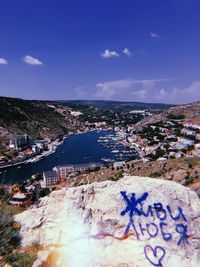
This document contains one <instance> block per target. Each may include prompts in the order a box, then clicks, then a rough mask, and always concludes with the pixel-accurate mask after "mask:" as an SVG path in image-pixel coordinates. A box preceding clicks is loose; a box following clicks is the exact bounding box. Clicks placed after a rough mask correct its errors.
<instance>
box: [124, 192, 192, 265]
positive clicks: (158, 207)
mask: <svg viewBox="0 0 200 267" xmlns="http://www.w3.org/2000/svg"><path fill="white" fill-rule="evenodd" d="M121 195H122V197H123V198H124V200H125V202H126V204H127V206H126V208H125V209H124V210H123V211H122V212H121V215H122V216H124V215H126V214H127V213H129V223H128V225H127V227H126V229H125V232H124V236H127V235H128V233H129V232H130V230H132V231H133V232H134V234H135V236H136V238H137V239H138V240H140V237H141V236H145V235H147V239H149V238H155V237H157V236H158V235H160V236H161V237H162V238H163V240H164V241H166V242H168V241H170V240H172V238H173V236H172V233H170V232H169V231H168V229H169V226H168V224H167V223H165V220H166V219H170V220H172V221H173V222H174V223H175V232H176V233H177V234H179V236H180V237H179V239H178V242H177V245H178V246H180V245H182V244H184V243H187V244H188V240H187V239H188V234H187V219H186V216H185V215H184V213H183V211H182V208H181V207H178V208H177V211H176V212H174V211H172V209H171V206H170V205H167V206H166V207H164V206H163V204H162V203H161V202H156V203H153V204H152V205H149V206H148V208H147V210H146V211H144V210H143V202H144V201H145V200H146V199H147V197H148V193H147V192H145V193H143V195H142V196H141V197H139V198H136V196H135V194H134V193H132V194H131V197H130V198H129V197H128V196H127V194H126V191H122V192H121ZM135 215H136V216H143V217H144V218H148V217H153V218H155V217H157V218H158V219H159V223H154V222H150V223H144V224H142V223H139V224H138V225H137V227H136V225H135V223H134V220H133V217H134V216H135ZM180 220H181V223H179V222H178V221H180ZM144 254H145V257H146V258H147V259H148V261H149V262H150V263H151V264H152V265H154V266H158V267H162V266H163V265H162V263H161V261H162V260H163V258H164V257H165V254H166V251H165V249H164V248H163V247H161V246H156V247H155V248H152V247H151V246H150V245H147V246H145V248H144ZM158 254H159V256H158Z"/></svg>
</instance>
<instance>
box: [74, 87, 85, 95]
mask: <svg viewBox="0 0 200 267" xmlns="http://www.w3.org/2000/svg"><path fill="white" fill-rule="evenodd" d="M85 89H86V88H85V86H78V87H76V88H75V91H76V93H77V95H78V96H79V97H83V96H86V95H87V92H86V90H85Z"/></svg>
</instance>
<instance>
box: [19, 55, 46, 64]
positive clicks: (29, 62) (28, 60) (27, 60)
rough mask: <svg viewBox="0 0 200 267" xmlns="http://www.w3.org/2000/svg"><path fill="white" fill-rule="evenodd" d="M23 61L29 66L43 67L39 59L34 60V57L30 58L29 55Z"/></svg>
mask: <svg viewBox="0 0 200 267" xmlns="http://www.w3.org/2000/svg"><path fill="white" fill-rule="evenodd" d="M23 61H24V62H25V63H27V64H29V65H43V63H42V62H41V61H40V60H39V59H37V58H34V57H32V56H29V55H26V56H25V57H24V58H23Z"/></svg>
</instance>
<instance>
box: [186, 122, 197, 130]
mask: <svg viewBox="0 0 200 267" xmlns="http://www.w3.org/2000/svg"><path fill="white" fill-rule="evenodd" d="M184 127H185V128H192V129H198V130H200V122H199V121H195V120H192V121H187V122H186V123H184Z"/></svg>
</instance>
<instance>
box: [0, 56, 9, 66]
mask: <svg viewBox="0 0 200 267" xmlns="http://www.w3.org/2000/svg"><path fill="white" fill-rule="evenodd" d="M0 64H1V65H7V64H8V61H7V60H6V59H5V58H2V57H1V58H0Z"/></svg>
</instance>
